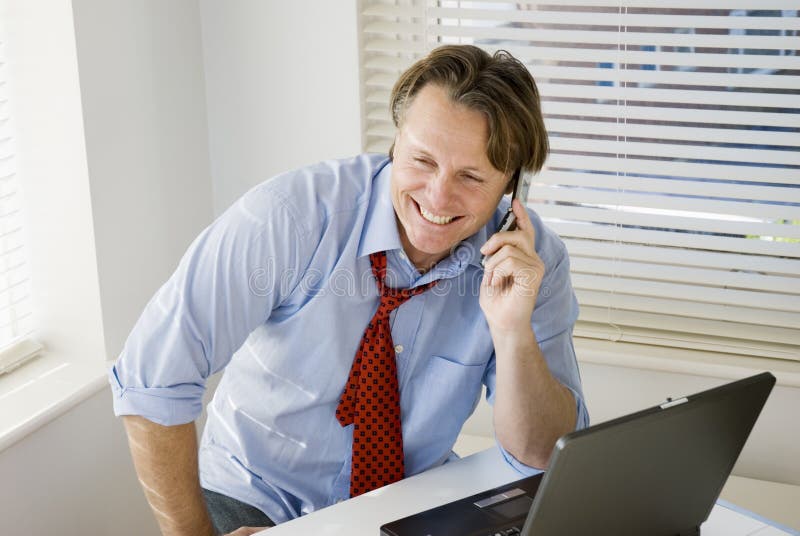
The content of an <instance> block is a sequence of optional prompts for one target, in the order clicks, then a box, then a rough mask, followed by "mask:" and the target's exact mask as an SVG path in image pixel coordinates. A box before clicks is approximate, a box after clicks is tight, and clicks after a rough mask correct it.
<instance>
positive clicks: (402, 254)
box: [400, 251, 408, 260]
mask: <svg viewBox="0 0 800 536" xmlns="http://www.w3.org/2000/svg"><path fill="white" fill-rule="evenodd" d="M400 258H401V259H403V260H405V259H407V258H408V257H406V254H405V252H403V251H401V252H400Z"/></svg>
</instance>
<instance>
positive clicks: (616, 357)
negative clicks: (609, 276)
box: [574, 337, 800, 387]
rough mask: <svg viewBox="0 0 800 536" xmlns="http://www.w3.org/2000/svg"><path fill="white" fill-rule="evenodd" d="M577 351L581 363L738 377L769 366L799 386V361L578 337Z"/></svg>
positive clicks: (784, 380)
mask: <svg viewBox="0 0 800 536" xmlns="http://www.w3.org/2000/svg"><path fill="white" fill-rule="evenodd" d="M574 344H575V353H576V354H577V356H578V361H579V362H581V363H593V364H598V365H609V366H615V367H630V368H638V369H644V370H656V371H662V372H675V373H679V374H693V375H697V376H709V377H713V378H721V379H729V380H737V379H740V378H743V377H745V376H748V375H751V374H757V373H759V372H763V371H765V370H768V371H770V372H772V374H774V375H775V377H776V378H777V384H778V385H782V386H785V387H800V361H787V360H782V359H769V358H763V357H748V356H743V355H734V354H725V353H717V352H707V351H702V350H685V349H681V348H669V347H666V346H652V345H646V344H635V343H630V342H611V341H604V340H599V339H588V338H584V337H575V338H574Z"/></svg>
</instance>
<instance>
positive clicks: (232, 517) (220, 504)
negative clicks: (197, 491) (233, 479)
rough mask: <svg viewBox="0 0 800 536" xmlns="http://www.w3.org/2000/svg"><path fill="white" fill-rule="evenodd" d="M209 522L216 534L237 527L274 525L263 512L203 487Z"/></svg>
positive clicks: (224, 532) (230, 530)
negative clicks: (209, 516) (209, 517)
mask: <svg viewBox="0 0 800 536" xmlns="http://www.w3.org/2000/svg"><path fill="white" fill-rule="evenodd" d="M203 497H205V499H206V506H207V507H208V512H209V513H210V514H211V522H212V523H213V524H214V530H216V531H217V534H220V535H221V534H227V533H229V532H233V531H234V530H236V529H238V528H239V527H274V526H275V523H273V522H272V520H271V519H270V518H268V517H267V516H266V515H265V514H264V512H262V511H261V510H259V509H258V508H256V507H255V506H250V505H249V504H246V503H243V502H242V501H238V500H236V499H234V498H232V497H228V496H227V495H223V494H222V493H217V492H216V491H210V490H207V489H203Z"/></svg>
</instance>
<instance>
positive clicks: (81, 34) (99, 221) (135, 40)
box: [73, 0, 212, 358]
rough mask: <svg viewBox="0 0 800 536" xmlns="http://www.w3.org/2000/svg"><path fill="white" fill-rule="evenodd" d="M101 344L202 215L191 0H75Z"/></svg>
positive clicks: (202, 117)
mask: <svg viewBox="0 0 800 536" xmlns="http://www.w3.org/2000/svg"><path fill="white" fill-rule="evenodd" d="M73 10H74V14H75V34H76V39H77V49H78V66H79V69H80V79H81V98H82V102H83V117H84V126H85V132H86V152H87V158H88V162H89V177H90V182H91V195H92V209H93V213H94V233H95V242H96V246H97V265H98V271H99V274H100V290H101V299H102V305H103V322H104V331H105V341H106V350H107V352H108V357H109V358H115V357H116V355H117V354H118V353H119V351H120V350H121V349H122V345H123V343H124V341H125V338H126V337H127V335H128V332H129V331H130V328H131V327H132V326H133V323H134V322H135V321H136V319H137V318H138V316H139V314H140V313H141V311H142V308H143V307H144V305H145V303H146V302H147V300H149V298H150V297H151V296H152V294H153V292H155V290H156V288H158V287H159V286H160V285H161V283H163V282H164V281H165V280H166V278H167V277H168V276H169V275H170V274H171V273H172V271H173V270H174V268H175V266H176V265H177V263H178V260H179V258H180V256H181V254H182V253H183V252H184V251H185V250H186V248H187V247H188V245H189V243H190V242H191V241H192V240H193V239H194V237H195V236H196V235H197V234H198V233H199V232H200V231H201V230H202V229H203V228H204V227H205V226H206V225H208V223H210V219H211V215H212V199H211V188H210V185H211V175H210V171H209V156H208V129H207V123H206V114H205V108H206V94H205V88H204V76H203V60H202V48H201V41H200V12H199V9H198V6H197V2H196V0H170V1H169V2H162V1H159V0H146V1H138V0H137V1H135V2H133V1H130V0H74V1H73Z"/></svg>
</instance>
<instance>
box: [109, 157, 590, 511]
mask: <svg viewBox="0 0 800 536" xmlns="http://www.w3.org/2000/svg"><path fill="white" fill-rule="evenodd" d="M390 176H391V163H390V162H389V161H388V160H387V158H386V157H385V156H380V155H362V156H359V157H356V158H353V159H350V160H341V161H329V162H324V163H320V164H317V165H315V166H311V167H307V168H303V169H300V170H296V171H293V172H290V173H286V174H283V175H279V176H278V177H275V178H274V179H272V180H269V181H267V182H264V183H262V184H261V185H259V186H257V187H255V188H253V189H252V190H250V191H249V192H248V193H247V194H245V195H244V196H243V197H242V198H241V199H239V201H238V202H237V203H235V204H234V205H233V206H232V207H231V208H230V209H228V210H227V211H226V212H225V213H224V214H222V215H221V216H220V217H219V218H218V219H217V220H216V221H215V222H214V223H212V224H211V225H210V226H209V227H208V228H207V229H206V230H205V231H203V232H202V233H201V234H200V236H199V237H198V238H197V239H196V240H195V241H194V243H193V244H192V245H191V246H190V248H189V250H188V251H187V253H186V254H185V255H184V257H183V259H182V260H181V262H180V264H179V266H178V268H177V270H176V271H175V273H174V274H173V275H172V277H171V278H170V279H169V280H168V281H167V282H166V283H165V284H164V286H162V287H161V289H159V290H158V292H157V293H156V294H155V296H154V297H153V298H152V300H151V301H150V302H149V303H148V305H147V307H146V308H145V310H144V312H143V313H142V316H141V317H140V318H139V320H138V322H137V323H136V326H135V327H134V329H133V331H132V333H131V334H130V336H129V338H128V340H127V342H126V344H125V348H124V350H123V351H122V354H121V355H120V357H119V359H118V361H117V362H116V364H115V366H114V367H113V368H112V369H111V371H110V374H109V377H110V381H111V385H112V389H113V391H114V411H115V413H116V414H117V415H141V416H143V417H145V418H147V419H149V420H151V421H153V422H156V423H160V424H164V425H175V424H182V423H188V422H191V421H194V420H195V419H196V418H197V417H198V416H199V414H200V412H201V409H202V395H203V391H204V389H205V383H206V379H207V378H208V377H209V376H210V375H211V374H213V373H215V372H217V371H219V370H222V369H223V368H225V373H224V375H223V377H222V380H221V382H220V384H219V386H218V388H217V391H216V393H215V396H214V399H213V401H212V402H211V403H210V404H209V406H208V421H207V423H206V427H205V430H204V433H203V439H202V443H201V447H200V478H201V483H202V485H203V487H205V488H207V489H210V490H213V491H217V492H219V493H224V494H226V495H229V496H231V497H234V498H236V499H238V500H241V501H244V502H246V503H248V504H251V505H253V506H255V507H257V508H259V509H261V510H262V511H263V512H264V513H265V514H267V515H268V516H269V517H270V518H271V519H272V520H274V521H275V522H276V523H280V522H282V521H286V520H288V519H291V518H294V517H297V516H300V515H303V514H307V513H309V512H313V511H315V510H318V509H320V508H323V507H325V506H328V505H330V504H333V503H334V502H337V501H339V500H342V499H346V498H348V496H349V480H350V457H351V445H352V425H351V426H348V427H346V428H342V427H341V426H340V425H339V423H338V421H337V420H336V418H335V410H336V405H337V403H338V401H339V397H340V395H341V393H342V389H343V387H344V384H345V380H346V378H347V375H348V372H349V370H350V367H351V365H352V362H353V358H354V356H355V352H356V349H357V347H358V344H359V341H360V340H361V336H362V334H363V332H364V328H365V326H366V325H367V323H368V321H369V319H370V318H371V317H372V315H373V313H374V312H375V309H376V308H377V306H378V301H379V299H378V290H377V287H376V284H375V281H374V278H373V276H372V272H371V268H370V262H369V254H370V253H373V252H375V251H386V252H387V261H388V270H387V283H388V284H389V285H390V286H393V287H415V286H418V285H423V284H425V283H427V282H428V281H432V280H439V282H438V283H437V284H436V285H435V286H434V287H432V288H431V289H430V290H428V291H426V292H424V293H422V294H420V295H418V296H415V297H414V298H411V299H410V300H409V301H407V302H406V303H404V304H403V305H402V306H400V307H399V308H398V309H397V310H395V311H394V312H393V313H392V316H391V329H392V338H393V340H394V344H395V350H396V354H397V369H398V371H397V374H398V381H399V384H400V398H401V412H402V426H403V442H404V449H405V464H406V476H409V475H413V474H416V473H419V472H421V471H424V470H426V469H430V468H431V467H435V466H437V465H440V464H442V463H444V462H446V461H447V460H448V459H449V458H450V457H451V456H453V454H452V451H451V449H452V447H453V444H454V442H455V440H456V437H457V436H458V434H459V432H460V430H461V426H462V424H463V423H464V421H465V420H466V419H467V417H469V416H470V414H471V413H472V412H473V410H474V409H475V406H476V405H477V403H478V400H479V397H480V391H481V385H482V384H484V385H486V388H487V398H488V401H489V402H490V403H492V402H493V400H494V391H495V380H496V378H495V356H494V351H493V346H492V339H491V336H490V334H489V328H488V326H487V324H486V320H485V319H484V316H483V313H482V311H481V309H480V307H479V305H478V294H479V287H480V282H481V277H482V274H483V271H482V269H481V266H480V252H479V251H478V250H479V248H480V246H481V245H482V244H483V243H484V242H485V241H486V240H487V239H488V237H489V236H490V235H491V232H492V231H493V230H494V229H495V228H496V226H497V225H498V223H499V221H500V219H501V217H502V215H503V214H504V213H505V211H506V209H507V208H508V204H509V202H508V200H507V199H504V200H503V202H502V203H501V205H500V206H499V207H498V209H497V211H496V213H495V215H494V217H493V218H492V220H491V221H490V222H489V223H488V224H487V226H486V227H485V228H483V229H481V230H480V231H479V232H478V233H476V234H475V235H474V236H472V237H470V238H469V239H467V240H465V241H464V242H462V243H461V244H460V245H458V246H457V247H455V248H454V249H453V252H452V254H451V255H450V256H449V257H448V258H446V259H444V260H442V261H441V262H439V263H438V264H437V265H436V266H435V267H434V268H433V269H432V270H430V271H429V272H427V273H425V274H423V275H420V273H419V272H418V271H417V270H416V269H415V267H414V266H413V265H412V264H411V263H410V262H409V260H408V259H407V258H406V255H405V254H404V253H403V248H402V245H401V242H400V237H399V234H398V230H397V222H396V219H395V213H394V209H393V207H392V202H391V196H390V184H389V182H390ZM529 213H530V215H531V219H532V221H533V224H534V226H535V228H536V237H537V239H536V251H537V253H538V254H539V256H540V258H541V259H542V261H543V262H544V265H545V270H546V272H545V277H544V280H543V281H542V285H541V288H540V292H539V296H538V298H537V303H536V309H535V311H534V314H533V317H532V325H533V329H534V333H535V334H536V337H537V340H538V342H539V345H540V347H541V349H542V352H543V354H544V356H545V359H546V361H547V364H548V366H549V368H550V371H551V373H552V374H553V375H554V376H555V377H556V378H557V379H558V380H559V381H560V382H562V383H563V384H564V385H565V386H566V387H568V388H569V389H570V390H571V391H572V392H573V394H574V395H575V399H576V402H577V423H578V427H579V428H581V427H584V426H586V425H587V424H588V414H587V412H586V408H585V405H584V402H583V395H582V391H581V384H580V377H579V375H578V366H577V363H576V359H575V353H574V350H573V347H572V328H573V324H574V322H575V319H576V318H577V315H578V305H577V302H576V300H575V296H574V293H573V291H572V286H571V284H570V278H569V259H568V257H567V253H566V249H565V247H564V245H563V243H562V242H561V240H560V239H559V238H558V237H557V236H556V235H555V234H554V233H553V232H552V231H550V230H549V229H547V228H546V227H545V226H544V225H543V224H542V222H541V220H540V219H539V218H538V216H536V214H535V213H534V212H532V211H529ZM501 450H502V448H501ZM503 454H504V456H505V458H506V459H507V460H508V462H509V463H510V464H511V465H512V466H514V467H515V468H516V469H517V470H519V471H520V473H522V474H532V473H534V472H535V471H536V470H535V469H533V468H530V467H527V466H525V465H524V464H522V463H520V462H519V461H517V460H515V459H514V458H513V457H512V456H511V455H510V454H509V453H507V452H505V451H503Z"/></svg>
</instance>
